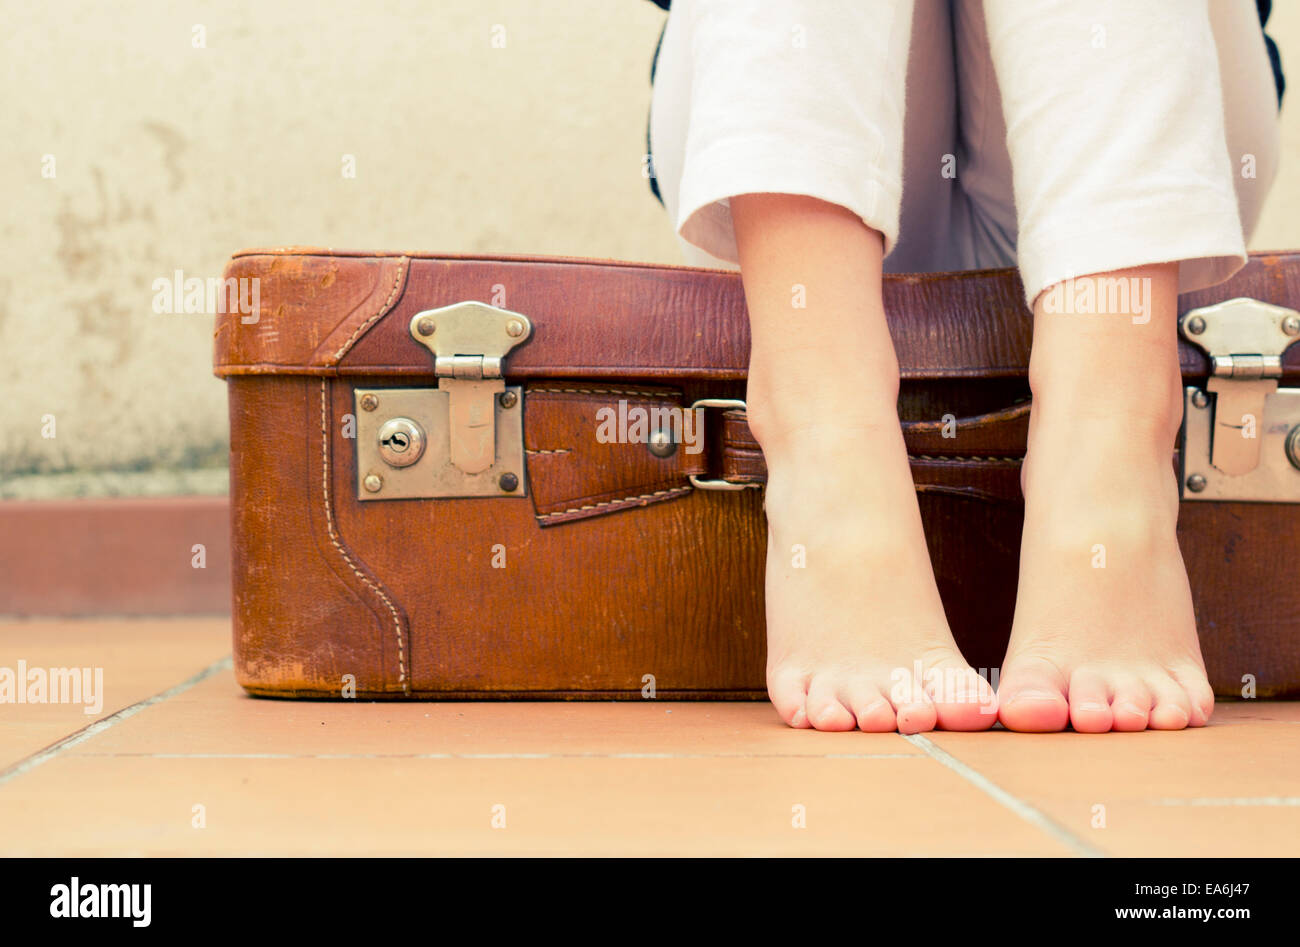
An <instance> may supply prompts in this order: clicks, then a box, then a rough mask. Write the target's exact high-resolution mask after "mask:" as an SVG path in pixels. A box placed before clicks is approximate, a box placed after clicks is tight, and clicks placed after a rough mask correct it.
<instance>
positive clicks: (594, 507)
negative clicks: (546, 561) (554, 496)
mask: <svg viewBox="0 0 1300 947" xmlns="http://www.w3.org/2000/svg"><path fill="white" fill-rule="evenodd" d="M694 489H695V488H694V487H673V488H672V489H671V490H656V491H655V492H654V493H642V494H641V495H640V496H634V497H623V499H621V500H604V501H602V502H600V503H589V504H587V505H586V506H575V507H571V508H570V509H567V510H559V511H558V512H555V513H539V514H538V515H537V518H538V519H539V520H541V519H546V518H547V517H548V516H565V515H567V514H569V513H581V512H582V511H584V510H597V509H600V507H602V506H618V505H619V504H620V503H631V502H632V501H633V500H648V499H650V498H651V497H662V496H667V495H669V494H671V493H690V492H691V491H692V490H694Z"/></svg>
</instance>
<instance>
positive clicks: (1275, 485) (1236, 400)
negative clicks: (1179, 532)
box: [1179, 298, 1300, 503]
mask: <svg viewBox="0 0 1300 947" xmlns="http://www.w3.org/2000/svg"><path fill="white" fill-rule="evenodd" d="M1179 328H1180V330H1181V331H1182V334H1183V337H1184V338H1185V339H1187V340H1188V341H1189V342H1191V343H1192V344H1194V345H1196V346H1198V347H1199V348H1201V349H1202V350H1203V351H1204V352H1205V353H1206V354H1207V355H1208V356H1209V357H1210V377H1209V379H1208V380H1207V382H1206V385H1205V388H1204V389H1202V388H1198V387H1196V386H1189V387H1187V388H1186V389H1185V390H1184V394H1183V446H1182V452H1181V462H1182V472H1181V480H1182V495H1183V499H1185V500H1245V501H1256V502H1273V503H1296V502H1300V388H1279V387H1278V379H1279V378H1281V377H1282V355H1283V353H1284V352H1285V351H1286V350H1287V349H1288V348H1289V347H1290V346H1291V345H1292V344H1294V343H1295V342H1297V341H1300V313H1297V312H1296V311H1295V310H1293V309H1286V308H1284V307H1282V306H1274V305H1271V304H1269V303H1264V302H1260V301H1258V300H1255V299H1244V298H1242V299H1229V300H1227V301H1226V302H1221V303H1218V304H1217V305H1214V306H1206V307H1204V308H1201V309H1194V310H1192V311H1191V312H1189V313H1187V314H1186V315H1184V316H1183V317H1182V319H1181V320H1179Z"/></svg>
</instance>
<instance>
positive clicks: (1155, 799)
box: [0, 620, 1300, 856]
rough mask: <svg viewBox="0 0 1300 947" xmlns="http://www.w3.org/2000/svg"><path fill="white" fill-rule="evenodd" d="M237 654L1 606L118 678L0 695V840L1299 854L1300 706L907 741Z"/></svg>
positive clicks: (194, 631) (50, 646)
mask: <svg viewBox="0 0 1300 947" xmlns="http://www.w3.org/2000/svg"><path fill="white" fill-rule="evenodd" d="M228 654H229V628H228V625H227V623H226V622H225V621H223V620H184V621H156V620H138V621H130V620H120V621H93V622H59V623H54V622H25V623H9V624H0V666H2V667H11V668H12V667H15V666H16V664H17V661H18V660H19V659H23V660H25V661H26V663H27V665H28V666H29V667H63V666H74V667H82V666H91V667H102V668H103V669H104V692H105V698H104V703H103V707H102V709H101V711H100V712H99V713H97V714H94V715H87V714H85V713H84V712H83V708H82V707H81V706H78V705H68V704H62V705H57V704H55V705H40V704H0V855H132V854H142V855H175V854H180V855H185V854H322V855H323V854H340V853H345V854H390V853H391V854H534V853H535V854H650V855H660V854H678V853H681V854H738V855H757V854H846V855H847V854H854V855H1064V856H1070V855H1291V854H1294V852H1295V848H1296V840H1297V839H1300V756H1298V755H1297V754H1296V748H1297V745H1298V741H1300V704H1295V703H1258V704H1255V703H1237V704H1225V705H1221V707H1220V709H1219V711H1218V713H1217V714H1216V716H1215V720H1214V724H1213V726H1211V727H1209V728H1206V729H1205V730H1201V731H1187V732H1185V733H1145V734H1123V735H1108V736H1082V735H1078V734H1072V733H1071V734H1052V735H1041V736H1028V735H1022V734H1010V733H1004V732H994V733H987V734H959V733H937V734H931V735H929V736H927V737H914V738H904V737H900V736H897V735H893V734H882V735H875V734H871V735H869V734H861V733H847V734H819V733H810V732H795V731H790V730H787V729H786V728H784V727H783V726H781V725H780V723H779V722H778V721H777V719H776V717H775V716H774V715H773V713H772V712H771V710H770V709H769V708H768V707H767V705H766V704H726V703H708V704H687V703H676V704H668V703H654V702H637V703H617V704H615V703H587V704H572V703H571V704H557V703H551V704H544V703H514V704H503V703H494V704H466V703H461V704H452V703H447V704H402V705H398V704H367V703H359V704H330V703H288V702H280V701H267V700H257V699H253V698H249V697H246V696H244V695H243V692H242V691H241V690H240V689H239V688H238V686H237V685H236V684H235V683H234V680H233V677H232V674H231V671H230V665H229V659H228ZM494 821H495V822H496V823H497V826H496V827H494V825H493V823H494ZM200 823H201V825H200ZM502 823H504V824H502ZM796 823H801V824H802V827H796Z"/></svg>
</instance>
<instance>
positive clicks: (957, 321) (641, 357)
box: [214, 248, 1300, 381]
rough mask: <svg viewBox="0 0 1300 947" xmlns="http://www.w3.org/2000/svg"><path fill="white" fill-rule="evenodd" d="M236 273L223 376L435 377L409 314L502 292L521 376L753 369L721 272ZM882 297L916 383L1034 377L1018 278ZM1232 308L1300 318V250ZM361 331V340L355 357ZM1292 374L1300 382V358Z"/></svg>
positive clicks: (912, 284)
mask: <svg viewBox="0 0 1300 947" xmlns="http://www.w3.org/2000/svg"><path fill="white" fill-rule="evenodd" d="M225 275H226V277H227V278H231V277H236V278H240V277H242V278H252V277H260V278H261V279H262V284H261V308H262V310H263V313H264V314H263V316H262V321H261V322H259V323H257V324H253V325H244V324H242V323H241V322H240V319H239V316H238V314H234V315H230V316H219V317H218V321H217V344H216V352H215V361H214V364H215V368H216V373H217V374H218V375H220V376H223V377H226V376H230V375H237V374H261V373H267V372H277V371H279V372H286V373H290V374H314V375H335V374H343V375H355V374H361V375H371V376H376V375H394V376H410V375H425V374H427V373H428V370H429V366H428V352H427V350H425V349H423V348H421V347H420V346H413V345H411V339H410V337H409V335H408V324H409V322H410V318H411V316H413V315H414V314H415V313H417V312H420V311H421V310H424V309H431V308H435V307H438V306H445V305H449V304H450V303H453V302H460V301H463V300H467V299H476V300H479V301H481V302H493V300H494V298H500V295H501V294H504V297H505V298H504V304H503V305H501V308H505V309H512V310H515V311H517V312H522V313H525V314H526V315H528V317H529V318H530V319H532V320H533V322H534V324H535V325H537V326H545V327H546V331H541V332H534V333H533V335H532V337H531V338H530V339H529V340H528V341H527V342H526V343H524V344H523V345H522V346H520V347H519V348H518V349H516V350H515V351H514V352H513V353H512V354H511V356H510V373H511V376H512V378H514V379H518V380H532V379H537V378H569V379H579V378H581V379H606V380H611V379H612V380H624V381H625V380H627V379H630V378H636V379H640V380H643V381H649V380H651V379H663V380H669V381H671V380H681V379H699V380H706V381H721V380H726V379H731V380H743V379H744V377H745V370H746V365H747V363H748V358H749V324H748V321H747V319H746V317H745V297H744V292H743V290H742V287H741V283H740V277H739V275H738V274H736V273H734V272H727V271H722V270H703V269H694V268H691V267H680V266H678V267H674V266H654V265H649V264H642V263H617V262H613V261H592V260H563V259H560V260H556V259H536V258H527V257H499V258H490V259H485V258H482V257H457V256H452V255H431V254H418V253H409V254H361V253H345V252H341V251H333V250H321V249H312V248H285V249H279V250H245V251H243V252H242V253H239V254H237V255H236V256H235V257H234V259H232V260H231V261H230V263H229V265H228V266H227V268H226V273H225ZM498 288H499V289H498ZM394 292H396V294H397V295H396V298H391V297H393V294H394ZM884 296H885V310H886V312H887V314H888V317H889V324H890V331H891V333H892V335H893V339H894V346H895V348H896V349H897V352H898V360H899V365H900V369H901V372H902V377H903V378H904V379H905V380H908V379H914V380H935V379H942V378H954V379H957V378H982V379H993V378H1023V377H1024V375H1025V372H1026V367H1027V366H1028V364H1029V344H1030V336H1031V331H1030V330H1031V328H1032V320H1031V318H1030V314H1029V313H1028V311H1027V310H1026V309H1025V305H1024V297H1023V292H1022V290H1021V285H1020V278H1019V276H1018V275H1017V272H1016V270H1014V269H999V270H973V271H970V272H966V273H927V274H912V275H906V274H898V275H895V274H891V275H887V276H886V277H885V284H884ZM1233 296H1251V297H1254V298H1256V299H1260V300H1263V301H1265V302H1271V303H1276V304H1278V305H1288V304H1289V305H1291V306H1292V307H1294V306H1295V305H1296V300H1297V299H1300V254H1289V253H1288V254H1282V253H1271V254H1256V255H1254V256H1253V257H1252V259H1251V261H1250V263H1249V264H1248V265H1247V266H1246V267H1245V268H1244V269H1243V270H1241V272H1239V273H1238V274H1237V275H1236V276H1234V277H1233V278H1232V279H1231V280H1230V281H1229V282H1227V283H1224V284H1221V285H1219V286H1215V287H1212V288H1211V289H1208V290H1203V291H1201V292H1197V293H1190V294H1187V295H1184V296H1182V297H1180V299H1179V308H1180V311H1183V312H1185V311H1187V310H1188V309H1193V308H1196V307H1198V306H1203V305H1209V304H1210V303H1212V302H1218V301H1222V300H1224V299H1229V298H1232V297H1233ZM493 304H494V305H498V303H495V302H493ZM376 314H379V315H380V316H381V317H380V318H375V317H376ZM267 320H269V323H268V322H267ZM372 320H373V321H372ZM264 323H265V324H264ZM285 326H291V327H293V331H282V329H283V327H285ZM358 328H361V329H362V330H363V334H362V335H361V336H360V337H359V338H357V339H356V340H355V341H354V343H353V344H352V345H350V346H349V347H347V348H346V349H344V346H343V343H344V342H346V341H347V340H348V339H350V338H351V337H352V335H353V334H354V333H355V331H356V330H357V329H358ZM597 328H598V330H599V331H595V330H596V329H597ZM268 329H269V331H268ZM326 339H328V340H330V344H329V345H324V344H323V343H324V342H325V340H326ZM336 342H337V343H338V344H335V343H336ZM340 350H342V354H341V356H340V357H335V356H338V355H339V353H340ZM1180 355H1181V359H1182V365H1183V371H1184V374H1185V375H1188V376H1200V375H1204V374H1205V373H1206V371H1207V370H1208V363H1207V360H1206V357H1205V355H1204V354H1203V353H1202V352H1201V351H1200V350H1199V349H1197V348H1196V347H1195V346H1192V345H1190V344H1188V343H1186V342H1180ZM1284 371H1285V377H1286V378H1288V379H1294V378H1296V377H1300V347H1293V348H1292V349H1291V351H1290V352H1289V353H1288V355H1287V357H1286V359H1285V361H1284Z"/></svg>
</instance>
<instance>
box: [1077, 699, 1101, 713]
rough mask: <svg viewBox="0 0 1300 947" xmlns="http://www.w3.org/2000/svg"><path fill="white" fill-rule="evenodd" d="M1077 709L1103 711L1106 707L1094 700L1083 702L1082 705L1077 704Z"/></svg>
mask: <svg viewBox="0 0 1300 947" xmlns="http://www.w3.org/2000/svg"><path fill="white" fill-rule="evenodd" d="M1079 709H1080V710H1088V711H1096V710H1105V709H1106V705H1105V704H1099V703H1097V701H1095V700H1085V701H1083V703H1081V704H1079Z"/></svg>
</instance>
